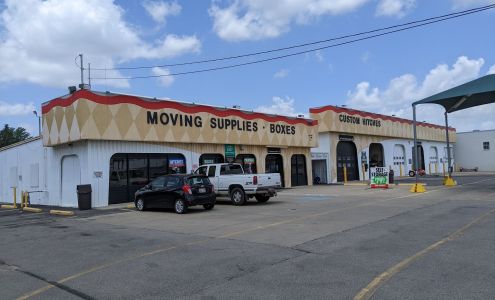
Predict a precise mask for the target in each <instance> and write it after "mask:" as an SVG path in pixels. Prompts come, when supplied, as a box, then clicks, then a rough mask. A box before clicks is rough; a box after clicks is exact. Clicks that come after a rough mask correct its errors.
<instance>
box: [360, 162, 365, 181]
mask: <svg viewBox="0 0 495 300" xmlns="http://www.w3.org/2000/svg"><path fill="white" fill-rule="evenodd" d="M361 172H362V173H363V181H364V180H366V170H365V168H364V164H361Z"/></svg>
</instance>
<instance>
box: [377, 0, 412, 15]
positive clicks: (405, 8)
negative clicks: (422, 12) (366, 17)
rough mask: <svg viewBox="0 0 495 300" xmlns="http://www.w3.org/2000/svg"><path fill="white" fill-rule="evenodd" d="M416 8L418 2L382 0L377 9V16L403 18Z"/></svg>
mask: <svg viewBox="0 0 495 300" xmlns="http://www.w3.org/2000/svg"><path fill="white" fill-rule="evenodd" d="M414 7H416V0H380V2H378V5H377V7H376V13H375V14H376V15H377V16H385V17H397V18H402V17H404V16H405V15H407V14H408V13H409V12H411V10H413V9H414Z"/></svg>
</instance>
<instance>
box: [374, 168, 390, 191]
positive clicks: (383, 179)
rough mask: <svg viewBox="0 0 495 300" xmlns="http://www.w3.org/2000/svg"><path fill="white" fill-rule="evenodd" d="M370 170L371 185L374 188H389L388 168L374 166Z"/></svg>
mask: <svg viewBox="0 0 495 300" xmlns="http://www.w3.org/2000/svg"><path fill="white" fill-rule="evenodd" d="M370 172H371V181H370V186H371V188H372V189H376V188H383V189H387V188H388V168H384V167H372V168H370Z"/></svg>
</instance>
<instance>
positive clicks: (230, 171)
mask: <svg viewBox="0 0 495 300" xmlns="http://www.w3.org/2000/svg"><path fill="white" fill-rule="evenodd" d="M234 174H243V172H242V167H241V165H223V166H221V167H220V175H234Z"/></svg>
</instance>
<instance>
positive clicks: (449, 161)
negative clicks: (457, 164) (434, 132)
mask: <svg viewBox="0 0 495 300" xmlns="http://www.w3.org/2000/svg"><path fill="white" fill-rule="evenodd" d="M445 139H446V141H447V171H448V175H447V177H446V178H445V179H444V180H443V184H444V185H446V186H456V185H457V182H456V181H455V180H454V179H452V158H451V157H450V140H449V118H448V117H447V111H445Z"/></svg>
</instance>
